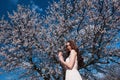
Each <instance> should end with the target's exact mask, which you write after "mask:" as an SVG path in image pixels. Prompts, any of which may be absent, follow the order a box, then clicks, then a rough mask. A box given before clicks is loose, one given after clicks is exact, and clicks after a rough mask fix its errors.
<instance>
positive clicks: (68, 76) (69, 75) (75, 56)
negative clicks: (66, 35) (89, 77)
mask: <svg viewBox="0 0 120 80" xmlns="http://www.w3.org/2000/svg"><path fill="white" fill-rule="evenodd" d="M66 52H67V53H68V54H69V55H68V57H67V58H66V61H64V58H63V55H62V52H61V51H60V52H59V53H58V57H59V60H60V62H61V64H62V65H63V66H64V67H65V69H66V72H65V80H82V77H81V75H80V74H79V71H78V67H80V66H82V65H83V58H82V57H81V55H80V54H79V50H78V48H77V46H76V45H75V43H74V41H72V40H70V41H67V43H66Z"/></svg>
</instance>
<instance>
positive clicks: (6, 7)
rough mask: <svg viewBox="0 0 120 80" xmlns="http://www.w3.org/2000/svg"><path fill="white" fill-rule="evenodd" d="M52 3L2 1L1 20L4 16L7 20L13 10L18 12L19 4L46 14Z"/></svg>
mask: <svg viewBox="0 0 120 80" xmlns="http://www.w3.org/2000/svg"><path fill="white" fill-rule="evenodd" d="M54 1H59V0H54ZM52 2H53V0H0V18H1V17H2V15H4V17H5V18H6V17H7V12H12V11H13V10H16V9H17V4H20V5H30V6H32V7H33V9H37V10H39V11H40V12H41V13H44V11H45V9H46V8H47V7H48V5H49V3H52Z"/></svg>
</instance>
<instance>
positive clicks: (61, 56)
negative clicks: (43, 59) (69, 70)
mask: <svg viewBox="0 0 120 80" xmlns="http://www.w3.org/2000/svg"><path fill="white" fill-rule="evenodd" d="M58 57H59V60H60V61H61V62H62V61H63V60H64V59H63V53H62V52H58Z"/></svg>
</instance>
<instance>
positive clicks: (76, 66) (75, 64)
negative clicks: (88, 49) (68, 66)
mask: <svg viewBox="0 0 120 80" xmlns="http://www.w3.org/2000/svg"><path fill="white" fill-rule="evenodd" d="M69 61H70V59H69V57H67V58H66V62H69ZM77 68H78V61H77V57H76V59H75V63H74V66H73V69H77Z"/></svg>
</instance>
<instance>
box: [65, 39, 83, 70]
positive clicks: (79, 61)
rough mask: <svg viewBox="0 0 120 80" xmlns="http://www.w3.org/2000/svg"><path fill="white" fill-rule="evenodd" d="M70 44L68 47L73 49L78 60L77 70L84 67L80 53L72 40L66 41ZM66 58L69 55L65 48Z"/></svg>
mask: <svg viewBox="0 0 120 80" xmlns="http://www.w3.org/2000/svg"><path fill="white" fill-rule="evenodd" d="M67 42H68V43H70V46H71V48H72V49H74V50H75V51H76V52H77V60H78V69H80V68H81V67H83V66H84V62H83V58H82V56H81V53H80V52H79V49H78V47H77V46H76V44H75V42H74V41H73V40H69V41H67ZM66 52H67V56H68V55H69V54H70V51H69V50H68V49H67V48H66Z"/></svg>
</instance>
